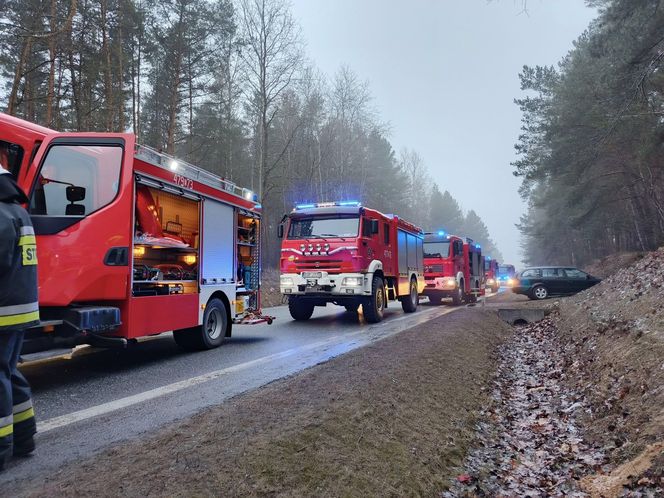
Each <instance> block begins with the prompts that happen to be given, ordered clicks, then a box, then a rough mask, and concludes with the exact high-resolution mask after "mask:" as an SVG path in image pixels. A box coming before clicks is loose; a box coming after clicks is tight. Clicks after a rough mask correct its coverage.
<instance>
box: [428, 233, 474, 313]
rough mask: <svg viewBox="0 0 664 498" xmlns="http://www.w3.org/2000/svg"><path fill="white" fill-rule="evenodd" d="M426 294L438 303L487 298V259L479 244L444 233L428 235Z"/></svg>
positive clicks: (456, 302) (433, 301)
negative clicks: (485, 273) (485, 277)
mask: <svg viewBox="0 0 664 498" xmlns="http://www.w3.org/2000/svg"><path fill="white" fill-rule="evenodd" d="M424 278H425V280H426V287H425V289H424V295H425V296H428V297H429V300H430V301H431V302H432V303H434V304H438V303H440V300H441V299H443V298H452V302H453V303H454V304H461V303H462V302H464V301H465V302H469V303H472V302H475V301H477V297H478V296H481V295H484V258H482V249H481V247H480V246H479V244H475V243H474V242H473V241H472V240H471V239H468V238H466V239H462V238H461V237H458V236H456V235H450V234H446V233H445V232H443V231H439V232H427V233H425V234H424Z"/></svg>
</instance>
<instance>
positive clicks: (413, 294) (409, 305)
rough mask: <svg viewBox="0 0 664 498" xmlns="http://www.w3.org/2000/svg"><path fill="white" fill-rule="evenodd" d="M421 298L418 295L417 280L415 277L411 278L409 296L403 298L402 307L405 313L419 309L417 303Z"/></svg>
mask: <svg viewBox="0 0 664 498" xmlns="http://www.w3.org/2000/svg"><path fill="white" fill-rule="evenodd" d="M419 302H420V300H419V297H418V296H417V282H416V281H415V279H414V278H412V279H411V280H410V292H409V293H408V295H407V296H404V297H402V298H401V307H402V308H403V310H404V312H405V313H413V312H415V311H417V305H418V304H419Z"/></svg>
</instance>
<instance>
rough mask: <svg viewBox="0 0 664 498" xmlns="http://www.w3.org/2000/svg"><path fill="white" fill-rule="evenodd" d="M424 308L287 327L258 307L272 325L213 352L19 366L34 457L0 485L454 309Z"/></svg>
mask: <svg viewBox="0 0 664 498" xmlns="http://www.w3.org/2000/svg"><path fill="white" fill-rule="evenodd" d="M454 309H456V308H453V307H451V306H447V305H441V306H427V305H423V306H420V307H419V308H418V311H417V312H416V313H414V314H404V313H403V312H402V310H401V306H400V305H399V303H390V307H389V308H388V310H386V314H385V315H386V316H385V320H384V321H383V322H381V323H379V324H373V325H369V324H367V323H365V322H364V321H363V319H362V317H361V315H360V317H359V318H358V316H357V315H354V314H351V313H347V312H345V310H344V309H343V308H341V307H338V306H332V305H330V306H328V307H326V308H316V311H315V313H314V316H313V317H312V319H311V320H309V321H307V322H295V321H293V320H292V319H291V317H290V315H289V314H288V309H287V308H286V307H279V308H272V309H269V310H266V312H267V313H268V314H271V315H274V316H276V317H277V319H276V320H275V322H274V323H273V324H272V325H267V324H261V325H253V326H247V325H245V326H234V327H233V337H231V338H230V339H228V340H227V341H226V342H225V343H224V344H223V345H222V346H221V347H220V348H217V349H214V350H211V351H204V352H195V353H190V352H184V351H182V350H181V349H179V348H178V347H177V346H176V344H175V342H174V341H173V339H172V337H171V335H170V334H163V335H161V336H158V337H155V338H150V339H149V340H147V341H144V342H140V343H139V344H137V345H135V346H134V347H132V348H130V349H127V350H83V351H80V352H77V353H76V354H74V355H73V356H72V357H70V358H54V359H50V360H44V361H39V362H33V363H26V364H24V365H23V366H22V371H23V372H24V373H25V375H26V377H27V378H28V380H29V381H30V383H31V385H32V388H33V397H34V402H35V409H36V412H37V417H38V429H39V434H38V435H37V445H38V446H37V451H36V452H35V454H34V455H33V456H32V457H31V458H29V459H23V460H14V461H12V463H11V464H10V465H9V467H8V468H7V469H6V471H5V472H3V473H1V474H0V488H2V486H3V483H5V484H6V485H10V484H11V482H12V481H14V480H17V479H24V478H26V477H34V476H35V475H37V474H50V473H52V472H55V471H57V468H58V467H60V466H61V465H62V464H64V463H65V462H68V461H71V460H72V459H78V458H84V457H90V456H91V455H93V454H94V452H96V451H98V450H100V449H102V448H104V447H105V446H108V445H109V444H112V443H116V442H118V441H121V440H124V439H129V438H134V437H137V436H140V435H141V434H145V433H149V432H152V431H154V430H155V429H157V428H159V427H162V426H166V425H169V424H172V423H174V422H175V421H177V420H179V419H182V418H184V417H188V416H191V415H192V414H194V413H196V412H198V411H200V410H201V409H204V408H206V407H208V406H211V405H216V404H219V403H221V402H223V401H224V400H226V399H228V398H230V397H232V396H235V395H237V394H239V393H242V392H245V391H247V390H250V389H254V388H257V387H260V386H262V385H265V384H267V383H269V382H271V381H274V380H276V379H279V378H282V377H285V376H287V375H291V374H294V373H296V372H298V371H300V370H303V369H305V368H308V367H310V366H313V365H316V364H318V363H321V362H324V361H327V360H328V359H330V358H333V357H335V356H338V355H340V354H343V353H344V352H347V351H350V350H352V349H355V348H358V347H361V346H364V345H367V344H369V343H371V342H375V341H377V340H380V339H382V338H385V337H389V336H391V335H394V334H396V333H399V332H402V331H404V330H406V329H409V328H411V327H413V326H415V325H418V324H422V323H425V322H427V321H428V320H431V319H432V318H434V317H437V316H440V315H442V314H445V313H449V312H452V311H454Z"/></svg>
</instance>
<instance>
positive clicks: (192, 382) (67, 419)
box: [37, 307, 462, 433]
mask: <svg viewBox="0 0 664 498" xmlns="http://www.w3.org/2000/svg"><path fill="white" fill-rule="evenodd" d="M458 309H462V307H457V308H447V309H441V308H433V309H432V310H431V311H430V312H429V313H427V312H426V311H425V312H421V313H419V314H418V315H416V317H413V316H412V315H405V316H401V317H399V318H395V319H393V320H390V321H389V322H387V323H386V324H393V323H397V322H400V321H403V320H408V319H413V318H425V317H424V316H422V315H423V314H424V313H427V315H426V316H429V315H434V316H432V317H431V318H437V317H438V316H443V315H446V314H448V313H451V312H453V311H456V310H458ZM436 312H440V313H436ZM418 321H419V320H418ZM416 325H418V324H417V323H414V324H413V326H416ZM377 326H380V324H376V325H373V326H371V327H377ZM403 330H406V329H399V328H397V329H395V330H392V331H389V332H387V333H386V334H384V335H382V336H381V337H379V338H377V339H376V341H377V340H380V339H385V338H387V337H390V336H392V335H394V334H397V333H399V332H403ZM367 332H368V330H367V328H363V329H361V330H358V331H357V332H353V333H351V334H346V335H337V336H333V337H330V338H329V339H326V340H324V341H319V342H315V343H312V344H306V345H304V346H301V347H298V348H293V349H288V350H285V351H281V352H279V353H274V354H271V355H267V356H262V357H260V358H256V359H254V360H250V361H247V362H245V363H240V364H238V365H233V366H232V367H227V368H223V369H221V370H216V371H213V372H208V373H206V374H203V375H199V376H197V377H191V378H189V379H185V380H181V381H179V382H174V383H172V384H167V385H165V386H162V387H157V388H155V389H150V390H148V391H144V392H141V393H138V394H134V395H132V396H127V397H124V398H119V399H116V400H114V401H109V402H107V403H102V404H100V405H96V406H92V407H90V408H85V409H83V410H78V411H75V412H72V413H67V414H65V415H61V416H59V417H54V418H51V419H48V420H45V421H43V422H41V423H38V424H37V431H38V432H40V433H44V432H48V431H52V430H53V429H59V428H61V427H65V426H67V425H71V424H74V423H76V422H81V421H83V420H87V419H89V418H92V417H97V416H99V415H105V414H107V413H110V412H114V411H116V410H121V409H123V408H127V407H129V406H132V405H136V404H139V403H143V402H145V401H149V400H152V399H155V398H159V397H161V396H166V395H167V394H172V393H175V392H177V391H182V390H183V389H188V388H191V387H192V386H196V385H198V384H203V383H205V382H209V381H211V380H215V379H218V378H219V377H222V376H224V375H228V374H231V373H234V372H239V371H242V370H246V369H248V368H251V367H255V366H258V365H263V364H265V363H270V362H272V361H275V360H280V359H283V358H287V357H289V356H293V355H295V354H298V353H303V352H306V351H311V350H315V349H318V348H323V349H324V348H325V347H328V346H331V345H335V346H337V345H341V344H343V343H349V342H350V343H351V344H352V340H353V339H355V338H356V337H358V336H366V335H367ZM376 341H370V343H371V342H376ZM356 344H357V343H356ZM353 349H355V348H353Z"/></svg>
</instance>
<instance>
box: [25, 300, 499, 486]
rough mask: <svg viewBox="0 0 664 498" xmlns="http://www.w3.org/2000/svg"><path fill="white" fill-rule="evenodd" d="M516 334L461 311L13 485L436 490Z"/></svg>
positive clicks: (459, 454) (466, 439)
mask: <svg viewBox="0 0 664 498" xmlns="http://www.w3.org/2000/svg"><path fill="white" fill-rule="evenodd" d="M509 334H510V328H509V327H508V326H507V325H505V324H504V323H503V322H501V321H500V320H499V319H498V318H497V317H496V316H495V314H493V313H491V312H484V311H481V310H480V309H477V308H476V309H464V310H459V311H457V312H455V313H452V314H450V315H447V316H443V317H439V318H437V319H434V320H432V321H430V322H427V323H426V324H425V325H421V326H418V327H415V328H412V329H409V330H407V331H405V332H402V333H400V334H397V335H395V336H394V337H391V338H388V339H385V340H383V341H379V342H377V343H375V344H373V345H371V346H368V347H365V348H360V349H358V350H355V351H351V352H349V353H347V354H345V355H343V356H339V357H337V358H334V359H332V360H331V361H329V362H326V363H324V364H321V365H318V366H316V367H313V368H310V369H308V370H305V371H304V372H302V373H300V374H298V375H295V376H293V377H290V378H287V379H283V380H280V381H276V382H273V383H272V384H270V385H268V386H265V387H263V388H261V389H258V390H255V391H252V392H249V393H246V394H243V395H240V396H238V397H236V398H233V399H232V400H230V401H228V402H226V403H224V404H222V405H220V406H217V407H215V408H212V409H209V410H206V411H204V412H202V413H200V414H198V415H196V416H194V417H192V418H190V419H187V420H185V421H182V422H179V423H177V424H176V425H174V426H173V427H171V428H168V429H163V430H160V431H159V432H157V433H156V434H154V435H153V436H151V437H148V438H147V439H146V438H143V439H140V440H135V441H133V442H129V443H123V444H119V445H115V446H113V447H111V448H110V449H108V450H105V451H104V452H102V453H100V454H98V455H97V456H95V457H93V459H92V460H86V461H85V462H75V463H73V464H70V465H67V466H66V467H65V468H63V469H62V470H61V471H60V472H59V473H58V474H57V475H54V476H49V478H48V480H46V481H42V482H39V481H31V482H23V483H16V484H17V485H18V490H20V493H19V494H21V495H49V496H54V495H69V496H71V495H95V496H111V495H113V496H116V495H130V496H137V495H141V496H146V495H169V496H177V495H181V496H183V495H189V496H190V495H224V496H230V495H243V496H246V495H265V494H270V495H273V494H276V495H280V494H289V495H312V494H317V495H320V494H323V495H330V494H331V495H357V496H360V495H367V494H381V495H389V494H398V495H402V494H410V495H431V494H434V493H436V492H439V491H440V490H442V489H443V488H444V487H445V486H446V485H447V484H446V483H447V482H449V481H448V480H449V477H450V472H452V470H453V469H454V467H455V466H457V465H459V464H460V462H461V461H462V460H463V458H464V456H465V452H466V449H467V447H468V445H469V443H470V441H471V439H472V437H473V427H474V422H475V420H476V419H477V416H478V411H479V410H480V409H481V406H482V405H483V404H484V403H485V402H486V398H487V389H486V386H487V385H488V384H489V382H490V379H491V378H492V375H493V373H494V368H495V357H494V352H495V349H496V347H497V346H498V345H499V344H500V343H501V342H502V341H503V340H504V339H505V338H506V337H508V336H509ZM99 469H113V471H112V472H110V471H104V472H100V471H99Z"/></svg>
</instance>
